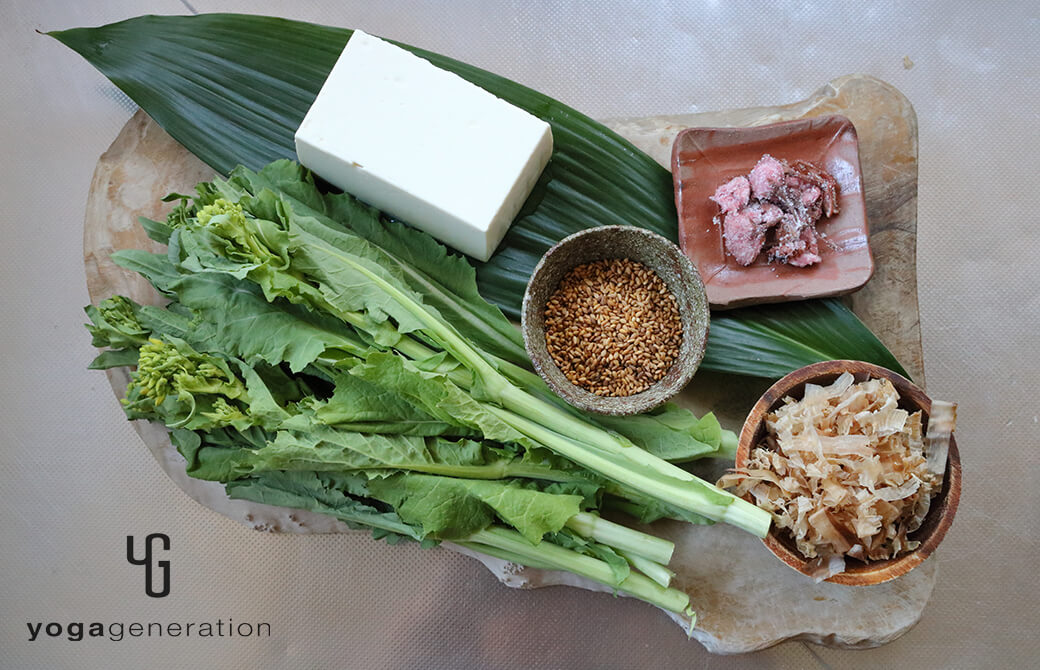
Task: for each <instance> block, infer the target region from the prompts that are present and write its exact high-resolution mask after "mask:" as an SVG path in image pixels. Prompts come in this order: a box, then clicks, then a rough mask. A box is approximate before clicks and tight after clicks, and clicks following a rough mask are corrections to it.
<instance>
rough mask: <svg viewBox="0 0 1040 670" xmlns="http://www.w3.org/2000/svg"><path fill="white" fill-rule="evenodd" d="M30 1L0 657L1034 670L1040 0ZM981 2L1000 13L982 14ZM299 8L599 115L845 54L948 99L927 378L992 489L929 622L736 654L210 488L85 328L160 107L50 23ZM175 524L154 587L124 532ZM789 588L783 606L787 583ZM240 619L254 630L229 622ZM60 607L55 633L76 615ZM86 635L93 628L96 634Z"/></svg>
mask: <svg viewBox="0 0 1040 670" xmlns="http://www.w3.org/2000/svg"><path fill="white" fill-rule="evenodd" d="M760 4H762V3H720V2H686V3H669V2H657V3H639V2H631V3H623V2H616V3H596V4H595V5H593V4H592V3H562V2H560V3H538V2H529V3H516V2H475V1H474V2H453V3H450V5H448V6H446V5H447V3H438V2H381V3H366V2H309V1H301V2H297V3H292V6H291V7H290V6H289V5H288V4H285V5H283V4H281V3H275V2H270V1H254V2H246V1H244V0H238V1H222V2H206V1H203V0H190V2H189V1H188V0H184V1H177V0H148V1H147V2H129V1H111V2H105V3H80V2H71V1H68V2H58V1H56V0H7V2H4V3H2V4H0V36H2V38H0V54H2V59H0V75H2V82H0V83H2V84H3V90H4V94H3V95H2V96H0V141H2V143H3V144H2V146H3V147H4V160H3V161H2V162H0V184H2V187H3V193H4V203H3V207H0V221H2V235H3V244H2V245H0V286H2V288H3V295H4V299H3V303H2V304H3V310H2V314H3V316H2V320H0V323H2V328H0V351H2V352H3V354H2V355H0V398H2V402H0V408H2V410H0V411H2V415H0V416H2V419H3V423H2V425H3V431H2V433H0V435H2V437H0V529H2V531H3V541H0V568H2V570H0V667H2V668H36V667H40V668H43V667H46V668H65V667H69V668H73V667H75V668H84V667H89V668H138V667H144V666H145V665H147V667H154V668H165V667H169V668H183V667H199V668H209V667H220V668H260V667H301V668H302V667H305V668H326V667H350V668H412V667H415V668H419V667H421V668H457V667H494V668H513V667H516V668H556V667H597V668H615V667H616V668H631V667H642V666H649V665H651V664H652V665H653V666H654V667H657V668H673V667H674V668H681V667H699V666H703V665H707V664H709V663H710V664H712V666H713V667H721V668H727V667H734V668H746V667H771V668H773V667H776V668H787V667H793V668H803V667H832V666H836V667H868V666H869V667H879V666H880V667H886V666H893V665H896V664H898V665H901V666H902V665H905V666H909V667H924V668H931V667H943V668H953V667H964V668H972V667H981V666H987V667H1028V666H1030V665H1031V662H1030V661H1029V659H1030V658H1034V660H1035V656H1036V655H1037V653H1038V652H1040V642H1038V641H1037V640H1036V637H1035V632H1036V615H1035V608H1036V605H1035V601H1036V600H1037V596H1040V587H1038V586H1037V581H1036V579H1035V576H1034V574H1033V570H1032V569H1031V568H1030V567H1029V566H1030V565H1031V564H1032V562H1031V560H1029V559H1030V555H1031V554H1032V553H1033V552H1035V551H1036V550H1037V549H1038V541H1037V538H1038V536H1040V512H1038V510H1040V495H1038V492H1040V485H1038V484H1037V480H1038V478H1040V468H1038V464H1040V439H1038V437H1037V435H1038V430H1040V425H1038V422H1040V419H1038V413H1040V412H1038V410H1037V408H1036V405H1037V401H1036V393H1035V390H1034V389H1035V386H1034V384H1035V380H1036V379H1038V378H1040V355H1038V354H1037V351H1036V349H1037V344H1038V343H1040V337H1038V335H1037V333H1038V332H1040V316H1038V312H1040V289H1038V287H1040V271H1038V269H1037V263H1036V258H1035V254H1036V250H1037V249H1038V248H1040V225H1038V224H1040V221H1038V216H1037V214H1036V212H1037V208H1036V204H1035V195H1036V193H1037V187H1038V182H1037V177H1036V175H1037V174H1040V161H1038V158H1037V156H1038V154H1040V141H1038V135H1037V132H1036V129H1035V123H1036V121H1037V119H1038V117H1040V113H1038V112H1037V109H1038V108H1040V82H1038V75H1040V68H1038V67H1037V63H1038V62H1040V18H1038V17H1040V5H1037V4H1036V3H1032V2H1020V3H992V4H987V5H986V6H985V7H986V9H985V11H984V10H983V9H982V5H975V3H967V2H964V3H931V2H918V3H913V4H912V5H910V6H903V7H898V8H897V7H890V6H887V5H884V6H877V5H880V3H856V2H835V3H832V4H829V5H826V6H824V5H821V4H816V3H784V2H780V3H770V5H772V7H771V8H770V9H768V10H765V9H762V8H760V6H759V5H760ZM976 7H978V9H976ZM216 11H232V12H235V11H237V12H255V13H265V14H279V15H282V16H287V17H289V18H296V19H303V20H309V21H315V22H321V23H329V24H335V25H340V26H347V27H358V28H362V29H364V30H366V31H367V32H371V33H375V34H378V35H383V36H386V37H390V38H394V39H398V40H401V41H404V42H407V43H411V44H415V45H418V46H422V47H424V48H427V49H431V50H433V51H437V52H441V53H445V54H448V55H451V56H454V57H456V58H459V59H461V60H464V61H468V62H470V63H473V64H475V65H478V66H481V67H484V68H487V69H490V70H492V71H495V72H497V73H500V74H502V75H505V76H507V77H510V78H512V79H515V80H518V81H520V82H523V83H524V84H527V85H529V86H532V87H534V88H536V89H539V90H541V91H543V92H545V93H547V94H549V95H552V96H554V97H556V98H559V99H561V100H563V101H564V102H566V103H568V104H570V105H572V106H574V107H576V108H578V109H581V110H582V111H584V112H586V113H588V114H590V115H592V116H593V117H596V118H609V117H617V116H640V115H656V114H678V113H686V112H695V111H707V110H714V109H725V108H732V107H745V106H753V105H771V104H777V103H783V102H791V101H795V100H799V99H802V98H804V97H806V96H807V95H808V94H810V93H811V92H812V91H813V90H815V89H816V88H817V87H818V86H820V85H821V84H823V83H825V82H827V81H829V80H831V79H833V78H835V77H837V76H840V75H842V74H848V73H853V72H861V73H866V74H870V75H874V76H877V77H880V78H881V79H884V80H886V81H888V82H890V83H892V84H893V85H895V86H897V87H898V88H900V89H901V90H902V91H903V92H904V93H905V94H906V95H907V96H908V97H909V99H910V100H911V101H912V102H913V104H914V105H915V108H916V110H917V113H918V118H919V122H920V188H919V203H920V207H919V218H918V285H919V292H920V299H921V331H922V337H923V341H924V354H925V366H926V375H927V379H928V388H929V391H930V393H931V394H932V395H933V396H935V397H940V398H947V399H951V400H955V401H957V402H958V403H959V404H960V411H959V417H960V422H959V427H958V444H959V445H961V456H962V460H963V465H964V482H965V484H964V487H965V488H964V495H963V498H962V500H961V507H960V510H959V512H958V516H957V520H956V522H955V523H954V525H953V528H952V529H951V531H950V534H949V535H948V537H947V539H946V541H945V542H944V544H943V547H942V548H941V550H940V552H939V554H938V556H937V560H938V562H939V567H940V570H939V579H938V583H937V586H936V588H935V591H934V593H933V596H932V599H931V602H930V603H929V605H928V607H927V608H926V610H925V612H924V616H923V618H922V619H921V621H920V623H919V624H918V625H917V626H915V627H914V628H913V629H912V630H911V631H909V632H908V633H907V634H906V635H905V636H903V637H902V638H900V639H898V640H896V641H895V642H892V643H890V644H888V645H886V646H884V647H880V648H877V649H873V650H867V651H847V650H835V649H828V648H823V647H816V646H812V645H807V644H803V643H786V644H783V645H780V646H777V647H774V648H772V649H769V650H765V651H762V652H758V653H755V654H750V655H745V656H738V657H712V656H710V655H709V654H707V653H706V652H705V651H704V650H703V649H702V648H701V647H700V646H699V645H697V644H696V643H695V642H692V641H688V640H687V639H685V636H684V635H683V634H682V633H681V632H680V630H679V629H678V627H676V626H675V625H674V624H673V623H671V622H670V621H669V620H668V619H667V617H665V616H664V615H663V614H662V613H660V612H659V611H657V610H654V609H653V608H651V607H649V606H646V605H644V604H643V603H639V602H634V601H630V600H622V599H613V598H611V597H610V596H608V595H603V594H592V593H585V592H581V591H577V590H574V589H569V588H549V589H542V590H537V591H516V590H510V589H507V588H505V587H503V586H501V585H499V584H498V583H497V582H496V580H495V579H494V578H493V577H492V576H491V575H490V574H488V573H487V571H486V570H484V568H483V567H482V566H480V565H479V564H478V563H476V562H475V561H473V560H472V559H469V558H466V557H463V556H459V555H455V554H452V553H449V552H447V551H442V550H431V551H422V550H419V549H418V548H415V547H407V546H406V547H388V546H386V545H385V544H383V543H376V542H372V541H371V540H369V539H368V538H365V537H363V536H361V535H346V536H313V537H306V536H303V537H301V536H288V535H276V534H266V533H257V532H255V531H252V530H249V529H247V528H245V527H242V526H239V525H237V524H236V523H234V522H232V521H230V520H228V519H226V518H223V517H221V516H219V515H218V514H216V513H214V512H211V511H210V510H208V509H205V508H203V507H201V506H200V505H198V504H197V503H195V502H193V501H192V500H190V499H189V498H188V497H187V496H185V495H184V494H183V493H181V492H180V491H179V489H177V488H176V487H175V486H174V485H173V483H172V482H170V481H169V480H168V479H167V478H166V477H165V475H164V474H163V473H162V471H161V470H160V469H159V467H158V466H157V464H156V463H155V461H154V460H153V459H152V457H151V455H150V454H149V453H148V451H147V450H146V449H145V448H144V446H143V444H142V443H141V442H140V439H139V438H138V437H137V435H136V433H134V431H133V429H132V427H131V426H130V424H129V423H127V422H126V421H125V419H124V418H123V415H122V412H121V411H120V409H119V406H118V404H117V403H116V402H115V401H114V399H113V397H112V394H111V392H110V390H109V388H108V385H107V382H106V380H105V378H104V375H102V374H101V373H98V372H91V371H87V370H86V369H85V365H86V363H87V362H88V361H89V360H90V358H91V357H92V355H93V353H94V352H93V349H92V348H91V347H90V342H89V337H87V336H86V333H85V331H83V329H82V328H81V324H82V323H83V321H84V320H85V319H84V316H83V314H82V311H81V309H82V306H83V305H85V304H86V303H87V301H88V298H87V291H86V286H85V284H84V277H83V267H82V256H81V245H82V220H83V207H84V204H85V201H86V195H87V189H88V187H89V184H90V177H91V173H92V171H93V168H94V164H95V162H96V161H97V157H98V156H99V155H100V153H101V152H103V151H104V150H105V149H106V148H107V146H108V145H109V143H110V142H111V141H112V139H113V138H114V137H115V135H116V133H117V132H118V130H119V129H120V128H121V127H122V125H123V124H124V123H125V121H126V120H127V118H129V116H130V115H131V114H132V113H133V111H134V106H133V104H132V103H131V102H130V101H129V100H128V99H127V98H126V97H125V96H124V95H123V94H122V93H120V92H119V91H118V90H116V89H115V88H114V87H113V86H112V85H111V84H110V83H109V82H108V81H107V80H106V79H104V78H103V77H102V76H101V75H100V74H98V73H97V72H96V71H94V70H93V69H92V68H91V67H90V66H89V65H88V64H87V63H85V62H84V61H83V60H82V59H80V58H79V57H78V56H76V55H75V54H73V53H72V52H70V51H68V50H67V49H65V48H64V47H62V46H61V45H60V44H58V43H57V42H56V41H54V40H51V39H49V38H47V37H44V36H41V35H39V34H37V33H36V32H35V31H37V30H40V31H47V30H54V29H62V28H68V27H74V26H82V25H99V24H103V23H108V22H111V21H116V20H120V19H123V18H128V17H131V16H134V15H138V14H142V13H156V14H188V13H193V12H196V13H202V12H216ZM154 532H162V533H166V534H167V535H169V536H170V538H171V541H172V549H171V551H170V554H169V556H170V559H171V563H172V575H173V580H174V590H173V592H172V594H171V595H170V596H169V597H167V598H163V599H162V600H153V599H149V598H146V597H144V596H143V594H141V588H140V583H139V580H140V578H141V577H140V574H139V568H135V567H134V566H130V565H128V564H127V562H126V560H125V537H126V535H129V534H133V535H135V536H138V537H139V538H140V537H143V536H144V535H146V534H148V533H154ZM763 606H764V607H776V608H778V611H780V612H782V606H783V604H782V603H763ZM218 619H219V620H222V621H224V622H227V621H228V620H229V619H231V620H234V621H235V622H236V625H237V623H240V622H257V623H258V622H265V623H270V625H271V629H272V632H273V634H272V635H271V637H270V638H262V639H255V638H244V637H226V636H225V637H222V638H214V639H203V638H198V637H191V638H186V637H180V638H171V637H163V638H154V637H152V638H146V637H141V638H135V637H131V636H130V635H129V634H126V635H125V637H124V638H123V639H122V640H120V641H115V640H113V639H90V638H89V637H85V639H83V640H82V641H79V642H76V641H74V640H70V639H69V637H70V635H69V634H68V631H67V629H63V633H62V635H61V636H60V637H58V638H51V637H48V636H47V635H46V633H45V632H44V633H41V634H40V635H39V639H37V640H36V641H32V642H31V641H29V637H30V634H29V632H28V628H27V626H26V624H27V623H28V624H32V626H34V627H35V625H36V624H37V623H42V624H43V625H44V627H46V625H47V624H48V623H50V622H57V623H62V624H63V626H64V625H65V624H68V623H69V622H80V621H81V622H84V623H85V624H88V625H89V623H90V622H101V623H104V624H105V626H106V630H107V631H109V632H111V631H112V630H113V629H112V628H110V624H113V623H120V622H122V623H124V624H126V625H127V626H128V625H129V624H130V623H131V622H142V623H144V624H146V625H147V623H148V622H154V621H162V622H170V621H180V622H202V621H211V622H216V621H217V620H218ZM225 625H226V624H225ZM52 630H55V629H52ZM84 630H87V629H86V628H85V629H84Z"/></svg>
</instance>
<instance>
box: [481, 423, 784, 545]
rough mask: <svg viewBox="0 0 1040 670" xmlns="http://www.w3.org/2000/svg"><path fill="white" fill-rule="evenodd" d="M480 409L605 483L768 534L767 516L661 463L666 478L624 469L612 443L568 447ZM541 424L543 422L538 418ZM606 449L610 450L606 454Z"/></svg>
mask: <svg viewBox="0 0 1040 670" xmlns="http://www.w3.org/2000/svg"><path fill="white" fill-rule="evenodd" d="M484 407H485V409H487V410H488V411H489V412H491V413H493V414H495V415H496V416H498V417H499V418H500V419H501V420H502V421H504V422H505V423H507V424H508V425H510V426H512V427H513V428H515V429H516V430H518V431H520V432H521V433H523V434H525V435H527V436H528V437H530V438H532V439H534V440H536V441H538V442H541V443H542V444H544V445H545V446H547V447H549V448H550V449H552V450H553V451H555V452H557V453H558V454H560V455H561V456H564V457H565V458H569V459H570V460H572V461H574V462H575V463H578V464H579V465H581V466H584V467H586V468H588V469H590V470H592V471H593V472H598V473H600V474H601V475H603V476H604V477H607V478H608V479H612V480H614V481H616V482H624V484H625V485H626V486H628V487H630V488H632V489H635V490H637V491H640V492H641V493H644V494H646V495H648V496H651V497H653V498H656V499H659V500H663V501H665V502H667V503H669V504H671V505H674V506H675V507H678V508H680V509H684V510H686V511H689V512H693V513H695V514H700V515H702V516H706V517H708V518H709V519H714V520H716V521H724V522H726V523H729V524H732V525H734V526H737V527H738V528H742V529H744V530H746V531H748V532H749V533H752V534H754V535H756V536H757V537H765V536H766V533H767V532H768V531H769V526H770V524H771V523H772V517H771V516H770V514H769V513H768V512H766V511H765V510H762V509H759V508H758V507H756V506H755V505H752V504H751V503H749V502H747V501H745V500H741V499H740V498H737V497H736V496H734V495H732V494H730V493H728V492H726V491H722V490H720V489H717V488H715V487H714V486H711V485H710V484H707V483H706V482H704V481H702V480H700V479H698V478H697V477H694V476H693V475H691V474H690V473H688V472H686V471H685V470H682V469H681V468H677V467H675V466H674V465H671V464H670V463H667V462H666V461H663V460H661V459H656V460H657V461H659V462H660V463H662V464H664V465H665V466H667V468H668V469H669V470H670V471H668V472H662V471H661V469H656V470H654V469H650V468H648V467H646V466H645V465H644V464H642V463H638V462H636V463H633V462H632V461H629V462H628V463H626V462H625V460H626V459H625V456H626V454H623V453H619V450H620V449H621V447H618V446H617V442H616V441H615V442H614V443H613V444H612V445H607V446H606V448H599V445H597V446H590V445H588V444H585V443H578V442H574V441H572V440H570V439H568V438H566V437H564V436H562V435H560V434H558V433H555V432H553V431H551V430H549V429H547V428H546V427H545V426H544V425H542V424H540V423H536V422H534V421H531V420H529V419H527V418H526V417H523V416H520V415H518V414H515V413H513V412H510V411H508V410H504V409H501V408H497V407H495V406H494V405H490V404H485V405H484ZM542 418H543V420H544V417H542ZM611 446H613V447H614V448H610V447H611ZM626 449H627V451H629V452H638V453H640V454H643V455H644V456H646V457H650V454H647V453H646V452H644V451H642V450H641V449H639V448H638V447H627V448H626ZM650 458H653V457H650ZM672 471H674V473H673V472H672Z"/></svg>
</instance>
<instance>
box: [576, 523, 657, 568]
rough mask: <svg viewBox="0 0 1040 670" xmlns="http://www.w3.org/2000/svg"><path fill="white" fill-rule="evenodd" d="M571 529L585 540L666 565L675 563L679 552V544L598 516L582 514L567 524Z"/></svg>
mask: <svg viewBox="0 0 1040 670" xmlns="http://www.w3.org/2000/svg"><path fill="white" fill-rule="evenodd" d="M567 527H568V528H570V529H571V530H573V531H574V532H576V533H577V534H578V535H581V536H582V537H586V538H591V539H593V540H595V541H597V542H599V543H601V544H605V545H607V546H609V547H613V548H615V549H618V550H620V551H626V552H630V553H632V554H638V555H640V556H643V557H645V558H647V559H650V560H651V561H654V562H656V563H662V564H664V565H667V564H668V563H669V562H670V561H671V560H672V552H674V551H675V545H674V544H672V543H671V542H669V541H668V540H665V539H662V538H660V537H654V536H653V535H648V534H647V533H641V532H639V531H638V530H633V529H632V528H629V527H627V526H622V525H621V524H618V523H614V522H613V521H607V520H606V519H604V518H603V517H601V516H599V515H597V514H588V513H587V512H579V513H578V514H576V515H574V516H572V517H571V518H570V520H568V521H567Z"/></svg>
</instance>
